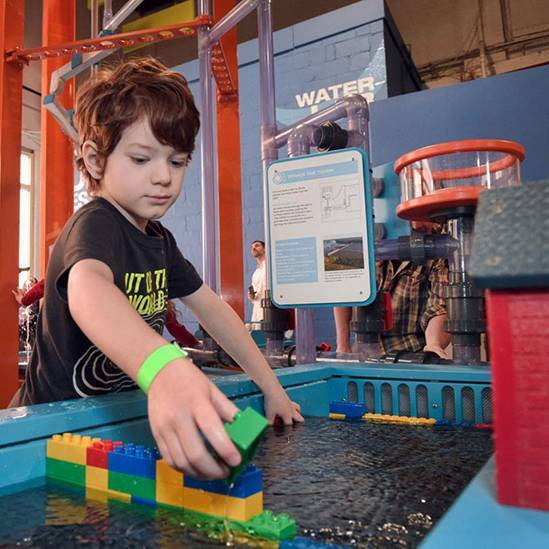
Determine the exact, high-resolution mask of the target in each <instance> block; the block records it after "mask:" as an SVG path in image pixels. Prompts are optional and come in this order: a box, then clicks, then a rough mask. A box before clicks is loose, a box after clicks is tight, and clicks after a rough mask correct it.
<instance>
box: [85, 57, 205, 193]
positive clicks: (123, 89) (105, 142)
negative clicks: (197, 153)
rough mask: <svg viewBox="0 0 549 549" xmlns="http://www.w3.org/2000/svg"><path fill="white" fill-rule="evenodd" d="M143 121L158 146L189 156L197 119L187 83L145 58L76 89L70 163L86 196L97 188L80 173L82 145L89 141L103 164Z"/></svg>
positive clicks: (110, 69) (104, 71)
mask: <svg viewBox="0 0 549 549" xmlns="http://www.w3.org/2000/svg"><path fill="white" fill-rule="evenodd" d="M143 118H146V119H148V120H149V123H150V125H151V129H152V131H153V134H154V136H155V137H156V139H158V141H159V142H160V143H162V144H163V145H170V146H171V147H173V148H174V149H175V150H176V151H178V152H184V153H188V154H189V158H190V155H191V153H192V152H193V150H194V143H195V139H196V135H197V133H198V130H199V128H200V115H199V112H198V110H197V108H196V105H195V103H194V97H193V95H192V93H191V90H190V89H189V85H188V84H187V80H186V79H185V78H184V77H183V76H182V75H181V74H179V73H178V72H176V71H173V70H170V69H168V68H167V67H165V66H164V65H163V64H162V63H160V62H159V61H157V60H156V59H153V58H151V57H145V58H141V59H132V60H129V61H125V62H123V63H122V64H120V65H118V66H116V67H107V68H103V69H101V70H100V71H99V72H98V73H97V75H96V76H93V77H91V78H90V79H89V80H87V81H86V82H85V83H84V84H83V85H82V86H81V87H80V89H79V90H78V93H77V96H76V111H75V113H74V123H75V126H76V129H77V130H78V133H79V135H80V143H79V146H78V156H77V159H76V165H77V167H78V169H79V170H80V172H81V173H82V177H83V178H84V180H85V181H86V184H87V188H88V193H89V194H90V195H93V194H95V193H96V192H97V190H98V189H99V181H98V180H97V179H95V178H93V177H92V175H91V174H90V173H89V172H88V170H87V169H86V166H85V164H84V161H83V159H82V145H83V144H84V143H85V142H86V141H88V140H92V141H94V142H95V144H96V145H97V147H98V150H99V155H100V156H101V157H102V159H103V160H104V161H106V159H107V158H108V157H109V155H110V154H111V153H112V151H113V150H114V148H115V147H116V145H117V144H118V142H119V141H120V138H121V136H122V132H123V131H124V130H125V129H126V128H127V127H129V126H131V125H132V124H134V123H135V122H138V121H139V120H141V119H143Z"/></svg>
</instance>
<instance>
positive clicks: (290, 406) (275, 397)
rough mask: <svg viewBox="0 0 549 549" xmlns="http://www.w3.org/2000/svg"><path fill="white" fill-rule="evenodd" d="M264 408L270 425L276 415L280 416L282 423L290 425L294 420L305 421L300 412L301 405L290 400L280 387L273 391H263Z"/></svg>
mask: <svg viewBox="0 0 549 549" xmlns="http://www.w3.org/2000/svg"><path fill="white" fill-rule="evenodd" d="M264 408H265V415H266V416H267V419H268V420H269V423H270V424H271V425H273V423H274V420H275V417H276V416H279V417H280V418H281V420H282V421H283V422H284V425H292V424H293V423H294V421H297V422H299V423H304V422H305V420H304V419H303V416H302V415H301V413H300V412H301V406H300V405H299V404H297V403H296V402H292V401H291V400H290V399H289V397H288V395H287V394H286V391H284V389H282V387H280V390H276V391H274V392H273V393H265V400H264Z"/></svg>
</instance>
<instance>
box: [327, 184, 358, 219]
mask: <svg viewBox="0 0 549 549" xmlns="http://www.w3.org/2000/svg"><path fill="white" fill-rule="evenodd" d="M320 200H321V212H322V222H323V223H327V222H334V221H348V220H351V219H359V218H360V215H361V209H360V200H359V190H358V183H332V184H330V185H322V186H321V189H320Z"/></svg>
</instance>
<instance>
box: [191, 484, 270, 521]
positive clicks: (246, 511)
mask: <svg viewBox="0 0 549 549" xmlns="http://www.w3.org/2000/svg"><path fill="white" fill-rule="evenodd" d="M183 499H184V501H185V509H189V510H190V511H198V512H199V513H207V514H208V515H214V516H216V517H223V518H224V517H226V518H229V519H232V520H240V521H247V520H250V519H251V518H253V517H254V516H255V515H258V514H260V513H262V512H263V492H258V493H257V494H254V495H253V496H250V497H247V498H235V497H232V496H226V495H225V494H214V493H213V492H204V491H203V490H196V489H195V488H183ZM227 500H228V501H227Z"/></svg>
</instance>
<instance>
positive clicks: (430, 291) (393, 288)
mask: <svg viewBox="0 0 549 549" xmlns="http://www.w3.org/2000/svg"><path fill="white" fill-rule="evenodd" d="M412 227H413V229H414V230H417V231H423V232H426V233H431V232H433V223H419V222H413V223H412ZM435 230H436V231H437V232H438V231H439V230H440V229H439V228H438V227H436V226H435ZM376 279H377V287H378V292H389V293H390V294H391V307H392V313H393V325H392V328H391V330H389V331H387V332H383V333H382V334H381V351H382V354H384V355H387V354H389V353H396V352H398V351H411V352H417V351H431V352H433V353H436V354H437V355H438V356H440V357H441V358H446V359H447V358H449V357H448V355H447V354H446V351H445V349H446V347H447V346H448V344H449V343H450V340H451V336H450V334H448V333H447V332H446V331H445V330H444V323H445V321H446V318H447V314H446V303H445V301H444V299H443V297H442V288H443V287H444V286H445V285H447V284H448V263H447V261H446V260H444V259H439V260H431V261H428V262H427V263H426V264H425V265H415V264H413V263H411V262H410V261H378V262H376ZM351 315H352V309H351V307H335V308H334V317H335V323H336V336H337V352H338V353H351V352H352V349H351V345H350V330H349V323H350V321H351Z"/></svg>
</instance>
